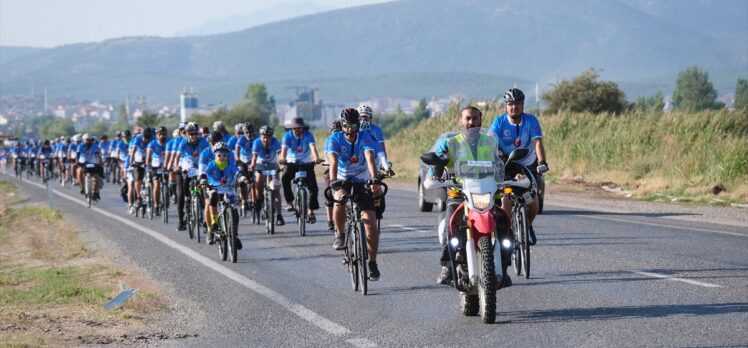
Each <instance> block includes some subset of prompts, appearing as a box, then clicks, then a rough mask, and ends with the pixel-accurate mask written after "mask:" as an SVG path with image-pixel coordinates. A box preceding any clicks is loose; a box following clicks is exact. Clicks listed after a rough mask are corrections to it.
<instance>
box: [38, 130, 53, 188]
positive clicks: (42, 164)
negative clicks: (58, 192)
mask: <svg viewBox="0 0 748 348" xmlns="http://www.w3.org/2000/svg"><path fill="white" fill-rule="evenodd" d="M53 154H54V150H53V149H52V146H51V145H50V143H49V140H44V142H43V143H42V146H41V147H40V148H39V151H38V152H37V153H36V157H37V159H38V160H39V173H40V174H42V177H44V171H45V170H47V169H48V168H46V160H47V159H49V160H50V162H49V163H50V165H52V162H51V160H52V157H53ZM47 180H49V178H45V179H44V182H45V183H46V182H47Z"/></svg>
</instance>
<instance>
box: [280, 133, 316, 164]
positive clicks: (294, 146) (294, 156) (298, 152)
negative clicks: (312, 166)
mask: <svg viewBox="0 0 748 348" xmlns="http://www.w3.org/2000/svg"><path fill="white" fill-rule="evenodd" d="M282 144H283V147H286V148H288V151H287V152H286V161H287V162H289V163H309V162H311V161H312V149H311V147H310V145H311V144H314V135H312V132H310V131H307V130H305V131H304V133H302V134H301V137H300V138H297V137H296V136H294V134H293V130H290V131H288V132H286V134H285V135H283V142H282Z"/></svg>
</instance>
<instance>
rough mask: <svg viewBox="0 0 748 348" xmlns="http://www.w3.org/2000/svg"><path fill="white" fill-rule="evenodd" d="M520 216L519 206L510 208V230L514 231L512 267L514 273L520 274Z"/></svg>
mask: <svg viewBox="0 0 748 348" xmlns="http://www.w3.org/2000/svg"><path fill="white" fill-rule="evenodd" d="M521 226H522V216H521V213H520V208H519V207H517V206H515V207H514V208H513V209H512V232H513V233H514V250H513V251H512V267H514V273H515V274H516V275H521V274H522V251H521V249H522V245H523V244H524V242H523V238H524V233H522V227H521Z"/></svg>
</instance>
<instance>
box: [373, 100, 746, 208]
mask: <svg viewBox="0 0 748 348" xmlns="http://www.w3.org/2000/svg"><path fill="white" fill-rule="evenodd" d="M480 105H482V106H481V109H482V110H483V111H484V119H483V126H484V127H489V126H490V125H491V122H492V121H493V119H494V118H495V116H496V115H498V114H500V113H502V112H503V109H502V108H501V106H500V105H498V104H497V103H485V104H480ZM459 111H460V107H459V106H458V105H457V104H453V105H452V106H450V108H449V110H448V111H447V113H446V115H436V116H435V117H432V118H431V119H428V120H426V121H424V122H421V123H419V124H417V125H415V126H413V127H410V128H408V129H406V130H404V131H403V132H401V133H399V135H398V136H395V137H393V138H392V139H388V142H387V151H388V155H389V157H390V159H391V160H392V161H393V162H394V164H395V169H396V171H397V172H398V175H399V176H400V177H403V178H408V179H411V180H415V178H417V175H418V168H419V166H420V162H419V161H418V156H419V155H420V154H421V153H423V152H426V151H428V150H429V148H430V146H431V145H432V143H433V141H434V140H435V139H436V138H437V137H438V136H439V134H441V133H443V132H445V131H454V130H459V123H458V119H457V115H458V114H459ZM539 119H540V122H541V124H542V127H543V135H544V145H545V149H546V154H547V158H548V163H549V165H550V168H551V171H550V172H549V173H548V175H547V179H548V180H549V181H557V180H559V179H571V178H574V177H578V176H581V177H583V178H584V180H585V181H587V182H591V183H596V182H597V183H599V182H614V183H616V184H617V185H620V186H622V187H624V188H626V189H628V190H633V191H635V197H637V198H640V199H648V200H652V199H653V198H651V197H655V196H657V195H664V196H672V197H673V198H676V197H677V198H678V199H679V200H680V201H693V202H698V203H709V202H711V201H712V200H713V199H714V198H719V199H721V200H724V201H726V202H743V203H745V202H748V111H746V110H744V111H739V112H728V111H703V112H698V113H687V112H671V113H661V112H629V113H625V114H622V115H619V116H614V115H608V114H601V115H592V114H571V113H560V114H557V115H544V116H541V117H539ZM718 186H722V187H724V191H722V192H720V193H718V194H717V195H715V194H713V193H712V190H713V188H714V187H718ZM671 200H672V198H671ZM728 204H729V203H728Z"/></svg>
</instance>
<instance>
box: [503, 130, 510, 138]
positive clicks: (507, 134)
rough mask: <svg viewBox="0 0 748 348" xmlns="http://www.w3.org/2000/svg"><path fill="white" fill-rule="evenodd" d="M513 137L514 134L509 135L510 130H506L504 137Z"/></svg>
mask: <svg viewBox="0 0 748 348" xmlns="http://www.w3.org/2000/svg"><path fill="white" fill-rule="evenodd" d="M511 135H512V134H511V133H509V130H508V129H504V136H505V137H510V136H511Z"/></svg>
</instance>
